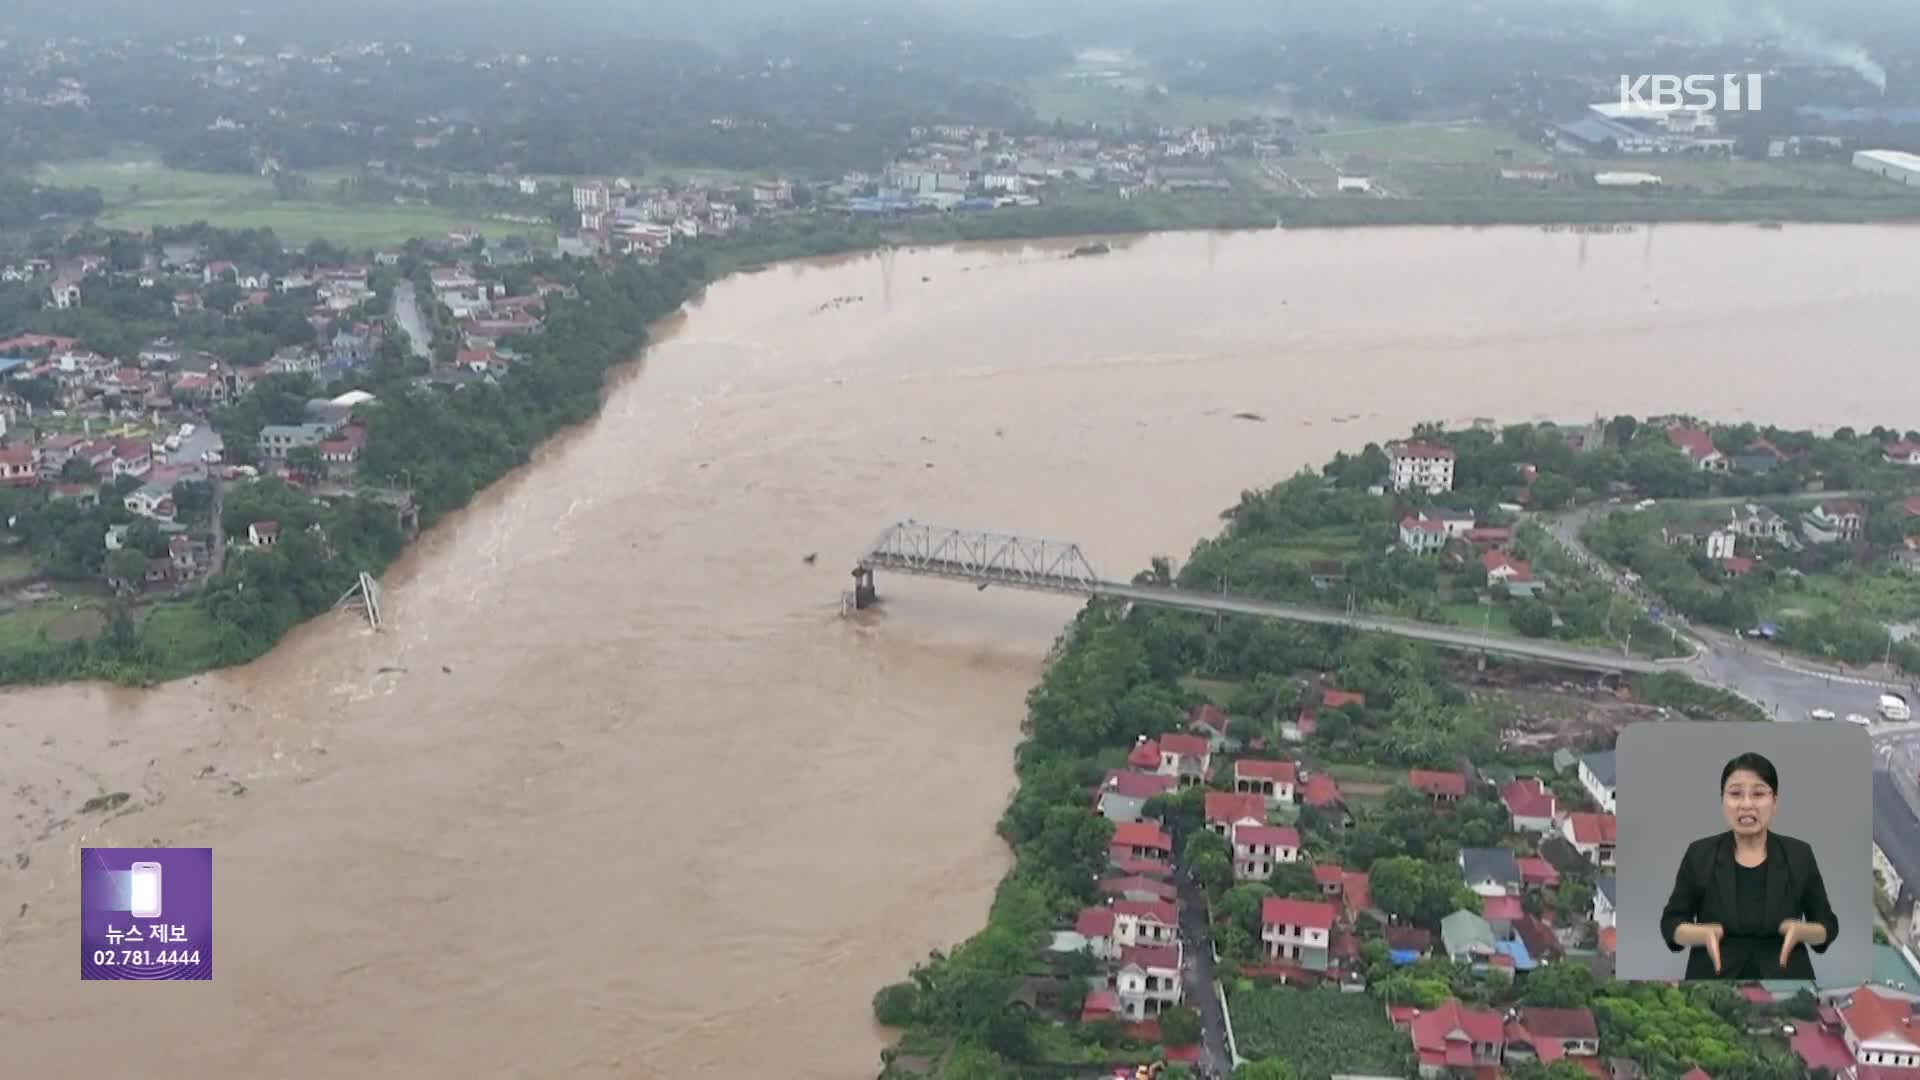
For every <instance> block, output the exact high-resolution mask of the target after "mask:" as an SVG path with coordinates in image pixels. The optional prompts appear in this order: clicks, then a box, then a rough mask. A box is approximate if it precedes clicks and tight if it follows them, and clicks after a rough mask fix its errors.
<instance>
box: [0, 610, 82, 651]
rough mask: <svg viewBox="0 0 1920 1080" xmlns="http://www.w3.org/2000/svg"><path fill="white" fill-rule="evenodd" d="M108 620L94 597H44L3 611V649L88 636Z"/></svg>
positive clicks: (0, 630)
mask: <svg viewBox="0 0 1920 1080" xmlns="http://www.w3.org/2000/svg"><path fill="white" fill-rule="evenodd" d="M105 624H106V619H105V617H104V616H102V615H101V614H100V612H99V611H98V610H97V608H96V607H95V606H94V605H93V604H92V603H91V602H90V601H81V602H80V603H79V604H78V606H77V607H76V605H75V602H74V601H72V600H67V599H60V598H56V599H52V600H42V601H40V602H39V603H34V604H24V605H22V606H20V607H17V608H14V609H13V610H11V611H6V612H0V652H13V651H16V650H19V651H25V650H29V649H35V648H38V647H40V646H41V645H44V644H48V643H59V642H62V641H71V640H73V639H74V638H78V637H87V636H90V635H92V634H93V633H94V632H96V631H98V630H99V629H100V627H102V626H104V625H105Z"/></svg>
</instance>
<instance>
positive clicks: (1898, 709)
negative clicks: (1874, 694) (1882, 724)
mask: <svg viewBox="0 0 1920 1080" xmlns="http://www.w3.org/2000/svg"><path fill="white" fill-rule="evenodd" d="M1880 715H1881V716H1884V717H1886V718H1887V719H1888V720H1889V721H1891V722H1893V723H1900V722H1902V721H1906V720H1911V719H1913V710H1912V709H1910V708H1908V707H1907V699H1906V698H1903V697H1901V696H1900V695H1899V694H1881V695H1880Z"/></svg>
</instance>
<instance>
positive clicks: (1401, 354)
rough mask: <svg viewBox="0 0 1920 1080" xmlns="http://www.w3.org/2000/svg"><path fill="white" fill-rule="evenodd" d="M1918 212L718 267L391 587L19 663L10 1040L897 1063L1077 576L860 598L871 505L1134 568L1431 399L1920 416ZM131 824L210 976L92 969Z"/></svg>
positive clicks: (70, 1062) (323, 1073) (9, 697)
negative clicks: (635, 363) (195, 631)
mask: <svg viewBox="0 0 1920 1080" xmlns="http://www.w3.org/2000/svg"><path fill="white" fill-rule="evenodd" d="M1917 239H1920V234H1916V233H1915V232H1913V231H1911V230H1901V229H1894V228H1813V227H1788V228H1787V229H1785V230H1783V231H1767V230H1761V229H1755V228H1742V227H1720V228H1712V227H1697V228H1682V227H1661V228H1659V229H1658V230H1654V231H1643V232H1638V233H1633V234H1628V235H1607V236H1589V237H1582V236H1579V235H1576V234H1566V233H1561V234H1544V233H1542V232H1539V231H1537V230H1530V229H1490V230H1478V231H1474V230H1446V229H1432V230H1382V231H1362V232H1307V233H1268V234H1241V235H1205V234H1180V235H1167V236H1159V237H1152V238H1145V239H1140V240H1135V241H1126V242H1122V243H1120V244H1117V245H1116V247H1115V251H1114V253H1113V254H1111V255H1107V256H1104V257H1098V258H1082V259H1067V258H1065V257H1064V256H1065V253H1066V252H1067V251H1068V250H1070V249H1071V248H1072V247H1073V244H1072V243H1059V244H1032V245H1013V246H1005V247H995V248H980V249H939V250H926V251H900V252H894V253H889V254H885V255H879V254H875V255H864V256H859V257H854V258H848V259H844V260H839V261H834V262H829V263H821V264H811V265H797V266H787V267H780V268H775V269H772V270H769V271H766V272H764V273H760V274H756V275H750V276H743V277H736V278H734V279H731V280H728V281H725V282H723V283H721V284H719V285H717V286H715V287H714V288H713V289H711V290H710V291H709V292H708V293H707V294H706V295H705V296H704V297H703V298H702V299H701V300H700V301H698V302H697V303H695V304H693V305H691V306H690V307H689V309H688V310H687V311H686V312H685V313H684V314H683V315H681V316H679V317H677V318H676V319H675V320H673V322H672V323H671V324H670V325H668V326H666V327H663V328H662V333H661V337H662V343H661V344H660V345H659V346H658V347H657V348H655V349H654V350H653V351H652V352H651V353H650V354H649V356H648V357H647V359H646V361H645V363H644V365H643V366H642V367H638V368H636V369H634V370H632V371H630V372H628V373H626V374H624V375H622V376H621V377H620V378H619V380H618V384H617V385H616V386H615V387H614V388H613V390H612V392H611V395H610V399H609V402H608V404H607V407H606V410H605V413H604V415H602V416H601V417H600V418H599V419H598V420H597V421H595V422H594V423H592V424H590V425H588V426H587V427H585V428H584V429H582V430H580V431H578V432H575V433H573V434H571V435H568V436H566V437H564V438H562V439H560V440H558V441H556V442H555V443H553V444H552V445H550V446H549V447H547V448H546V449H545V450H544V451H543V452H542V453H541V454H540V455H539V457H538V460H537V462H536V463H535V464H534V465H533V466H532V467H530V468H528V469H525V470H523V471H522V472H521V473H519V474H517V475H515V476H514V477H512V478H511V479H509V480H507V481H506V482H504V483H502V484H500V485H499V486H497V487H496V488H494V489H492V490H490V491H488V492H487V493H485V494H483V495H482V496H481V497H480V498H479V499H477V500H476V501H475V503H474V504H473V506H472V507H471V508H469V509H468V510H466V511H465V512H463V513H461V514H460V515H458V516H456V517H455V518H453V519H451V520H450V521H448V522H446V523H445V524H443V525H442V526H441V527H440V528H438V529H437V530H435V531H434V532H433V533H432V534H430V535H428V536H427V537H425V538H423V540H422V542H421V543H419V544H418V545H417V546H416V547H415V549H414V550H413V551H412V552H410V553H409V554H408V556H407V557H406V559H405V560H404V561H403V562H402V563H401V564H400V565H399V566H398V567H397V568H396V569H395V571H394V572H393V573H392V574H390V575H389V578H388V582H387V593H386V617H387V620H388V627H387V629H386V630H385V631H384V632H382V633H379V634H375V633H373V632H371V631H369V630H368V629H367V628H366V627H365V626H364V625H359V624H356V623H354V622H353V621H352V620H351V619H350V618H349V617H348V616H346V615H340V616H335V617H329V618H324V619H321V620H318V621H316V622H314V623H312V624H310V625H308V626H306V627H304V628H302V629H301V630H299V631H298V632H296V633H295V634H293V635H292V636H291V637H289V638H288V640H287V641H286V642H285V643H284V644H282V645H281V646H280V647H279V648H278V649H276V650H275V651H274V652H273V653H272V654H271V655H269V656H268V657H266V658H265V659H263V660H261V661H259V662H258V663H255V664H252V665H250V666H248V667H246V668H242V669H238V670H234V671H229V672H222V673H218V674H213V675H207V676H202V677H199V678H195V679H190V680H187V681H184V682H181V683H178V684H175V685H171V686H167V687H165V688H162V689H159V690H156V691H151V692H135V691H121V690H108V689H101V688H94V687H59V688H50V689H37V690H31V691H24V692H14V693H8V694H4V695H0V786H4V790H5V791H6V792H7V793H8V796H9V801H8V803H7V805H8V807H9V810H10V811H11V812H10V813H8V814H7V815H5V819H4V820H3V821H0V972H4V973H5V977H4V978H3V979H0V1034H3V1035H4V1040H5V1043H6V1051H5V1056H6V1065H5V1066H4V1067H0V1072H4V1073H5V1074H6V1075H8V1076H20V1077H33V1078H36V1080H39V1078H54V1077H65V1076H75V1077H78V1076H83V1075H86V1076H92V1075H99V1074H101V1073H103V1072H115V1073H117V1072H119V1071H122V1070H125V1069H129V1068H135V1067H139V1068H142V1069H144V1070H145V1071H144V1073H143V1075H146V1076H153V1077H186V1076H192V1077H205V1078H210V1080H212V1078H229V1077H232V1078H241V1077H245V1078H249V1080H251V1078H256V1077H275V1078H283V1080H296V1078H309V1077H311V1078H323V1077H324V1078H329V1080H331V1078H337V1077H342V1076H355V1077H408V1078H418V1077H427V1076H436V1077H437V1076H509V1077H529V1078H531V1077H542V1078H548V1077H555V1076H584V1077H616V1076H617V1077H674V1078H685V1077H724V1078H728V1080H732V1078H740V1077H749V1076H770V1075H779V1076H782V1077H788V1078H793V1077H806V1078H811V1077H819V1078H852V1077H861V1076H871V1075H872V1074H873V1072H874V1071H875V1069H876V1067H877V1064H876V1063H877V1060H878V1059H877V1052H878V1050H879V1047H880V1045H881V1040H880V1033H878V1032H876V1031H875V1030H874V1029H873V1026H872V1024H871V1021H870V1018H869V1011H868V1010H869V1006H868V1002H869V999H870V997H871V995H872V993H873V991H874V990H875V989H876V988H877V987H878V986H880V985H881V984H883V983H885V982H888V981H891V980H893V979H895V978H898V977H900V976H901V975H902V974H903V973H904V972H905V970H906V968H907V966H908V965H909V964H910V963H911V962H912V961H913V960H914V959H915V958H917V957H919V956H922V955H924V954H925V952H926V950H928V949H929V948H931V947H934V946H945V945H948V944H950V943H952V942H953V941H955V940H956V939H958V938H960V937H963V936H964V935H966V934H968V933H970V932H971V931H972V930H973V929H975V928H976V927H977V926H978V925H979V924H980V922H981V920H982V918H983V915H984V912H985V909H986V905H987V902H988V899H989V897H990V895H991V890H992V887H993V884H994V882H995V881H996V880H997V878H998V876H999V875H1000V873H1001V872H1002V871H1003V869H1004V867H1005V855H1004V852H1003V849H1002V847H1001V845H1000V842H999V841H998V840H997V839H996V838H995V837H994V836H993V833H992V825H993V822H994V819H995V817H996V816H997V814H998V813H999V811H1000V809H1001V807H1002V805H1003V803H1004V800H1005V798H1006V796H1007V793H1008V789H1009V785H1010V782H1011V753H1010V751H1011V749H1012V745H1013V743H1014V741H1015V739H1016V737H1017V733H1018V723H1019V719H1020V714H1021V701H1022V698H1023V696H1024V694H1025V692H1026V690H1027V688H1028V686H1029V685H1030V684H1031V683H1032V681H1033V679H1034V678H1035V676H1036V674H1037V672H1038V670H1039V664H1040V659H1041V656H1042V655H1043V653H1044V651H1045V649H1046V646H1047V645H1048V643H1049V642H1050V641H1051V639H1052V638H1053V636H1054V635H1055V633H1056V632H1057V631H1058V629H1059V628H1060V626H1061V625H1062V623H1063V622H1064V621H1065V620H1066V619H1067V618H1068V617H1069V616H1070V615H1071V612H1072V610H1073V605H1072V604H1071V603H1069V602H1066V601H1063V600H1058V599H1051V598H1044V597H1029V596H1020V595H1014V594H1010V593H1006V592H1001V591H990V592H987V593H984V594H983V593H976V592H975V591H974V590H972V589H968V588H964V587H958V586H951V585H941V584H937V583H919V582H905V581H902V580H900V579H897V578H894V579H889V578H887V577H885V576H882V577H881V579H880V582H879V584H880V588H881V591H882V593H883V595H884V596H885V597H886V598H887V600H888V603H887V605H886V606H885V609H884V614H882V615H880V616H879V617H877V618H874V619H871V620H862V621H860V622H855V621H850V620H843V619H842V618H840V615H839V605H840V594H841V592H842V590H843V589H845V588H847V587H848V586H849V584H850V579H849V577H848V576H847V571H848V570H849V568H850V567H851V565H852V562H853V560H854V559H855V558H856V557H857V555H858V554H859V552H860V551H861V550H862V549H863V548H864V546H865V545H866V544H867V543H868V542H870V541H871V540H872V538H873V537H874V536H875V534H876V533H877V532H878V531H879V530H880V529H881V528H882V527H884V526H885V525H886V524H888V523H889V522H891V521H894V520H896V519H899V518H902V517H906V516H917V517H920V518H922V519H929V520H937V521H943V522H951V523H954V524H961V525H977V526H990V527H995V528H1001V529H1009V530H1018V531H1025V532H1032V533H1039V534H1043V535H1051V536H1056V537H1060V538H1066V539H1073V540H1078V541H1080V542H1082V543H1083V544H1084V545H1085V547H1086V549H1087V551H1088V554H1089V555H1090V556H1091V557H1092V558H1093V560H1094V561H1095V564H1096V565H1097V566H1098V567H1099V568H1100V569H1101V570H1102V571H1103V572H1104V573H1105V574H1106V576H1109V577H1125V576H1127V575H1129V574H1130V573H1131V572H1133V571H1134V570H1135V569H1138V568H1140V567H1141V566H1143V565H1144V564H1145V562H1146V560H1147V559H1148V558H1149V557H1150V556H1152V555H1154V554H1155V553H1173V554H1184V553H1185V551H1186V550H1187V548H1188V546H1189V545H1190V544H1191V542H1192V541H1193V540H1194V539H1195V538H1196V537H1197V536H1199V535H1201V534H1202V533H1205V532H1208V531H1210V530H1211V529H1212V528H1213V527H1214V526H1215V524H1216V515H1217V514H1218V512H1219V511H1220V510H1221V509H1222V508H1223V507H1225V506H1227V505H1229V504H1231V503H1232V502H1233V500H1234V499H1235V497H1236V496H1237V495H1238V493H1239V492H1240V491H1241V490H1242V489H1244V488H1247V487H1251V486H1255V485H1261V484H1265V483H1268V482H1271V481H1274V480H1277V479H1279V478H1282V477H1284V476H1285V475H1287V474H1288V473H1290V472H1292V471H1293V470H1295V469H1298V468H1301V467H1303V466H1309V465H1316V464H1318V463H1319V462H1320V461H1321V460H1323V459H1324V458H1325V457H1327V456H1328V455H1330V454H1331V453H1332V452H1333V451H1334V450H1336V449H1340V448H1342V447H1357V446H1359V445H1360V444H1363V443H1364V442H1365V441H1367V440H1369V439H1383V438H1386V437H1389V436H1392V435H1396V434H1401V433H1404V432H1405V431H1406V430H1407V429H1409V428H1410V427H1411V425H1413V424H1414V423H1415V422H1417V421H1421V420H1427V419H1434V420H1445V421H1452V422H1458V423H1464V422H1467V421H1470V420H1472V419H1473V418H1475V417H1492V418H1499V419H1501V420H1505V421H1511V420H1523V419H1546V418H1552V419H1562V420H1581V419H1586V418H1590V417H1592V416H1593V415H1595V414H1596V413H1605V414H1609V415H1610V414H1613V413H1616V412H1639V413H1645V412H1650V411H1659V410H1669V409H1688V410H1692V411H1696V412H1698V413H1701V414H1705V415H1709V416H1712V417H1715V418H1730V419H1738V418H1752V419H1755V420H1762V421H1765V420H1776V421H1782V422H1790V423H1793V424H1796V425H1815V426H1819V425H1835V424H1841V423H1851V424H1856V425H1861V426H1867V425H1871V424H1873V423H1875V422H1884V423H1888V424H1898V425H1900V426H1902V427H1914V426H1920V417H1916V416H1914V415H1912V413H1911V412H1910V411H1908V412H1902V407H1903V406H1907V407H1909V408H1910V407H1911V405H1912V403H1913V402H1916V401H1920V365H1916V363H1915V362H1914V351H1913V338H1912V326H1913V321H1912V318H1913V312H1914V311H1915V310H1916V309H1920V242H1916V241H1917ZM1236 413H1252V414H1257V416H1258V417H1260V418H1261V419H1259V420H1248V419H1236V418H1235V414H1236ZM813 553H817V554H818V559H817V561H815V562H812V563H808V562H806V561H805V560H804V557H805V556H807V555H809V554H813ZM243 789H244V794H241V793H240V792H241V791H242V790H243ZM112 791H125V792H128V793H130V794H131V795H132V802H131V803H130V805H129V810H130V811H131V812H128V813H125V814H124V815H122V816H118V817H114V818H111V819H109V820H101V819H100V817H99V816H98V815H92V814H88V815H82V814H80V813H79V807H80V804H81V803H82V802H83V801H85V800H86V799H87V798H88V797H89V796H92V795H95V794H98V793H100V792H112ZM153 841H158V842H162V843H169V844H176V845H190V846H211V847H213V848H214V850H215V909H216V919H215V923H216V927H217V936H218V940H219V945H220V949H219V953H220V958H219V965H218V969H217V971H216V976H215V980H214V981H213V982H211V983H180V984H178V985H174V984H167V985H161V986H155V985H143V984H136V983H88V984H82V983H81V982H80V981H79V974H78V971H77V970H76V969H77V966H78V965H77V962H76V959H75V951H76V949H75V945H76V939H77V937H78V933H77V929H76V908H77V906H78V905H77V889H78V885H77V877H76V873H75V871H76V867H77V861H78V859H77V849H78V848H79V847H80V846H83V845H88V846H91V845H103V846H104V845H140V844H146V843H149V842H153Z"/></svg>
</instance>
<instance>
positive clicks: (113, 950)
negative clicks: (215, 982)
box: [80, 848, 213, 980]
mask: <svg viewBox="0 0 1920 1080" xmlns="http://www.w3.org/2000/svg"><path fill="white" fill-rule="evenodd" d="M80 978H81V979H82V980H87V979H140V980H160V979H198V980H211V979H212V978H213V849H212V848H81V849H80Z"/></svg>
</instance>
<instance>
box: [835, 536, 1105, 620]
mask: <svg viewBox="0 0 1920 1080" xmlns="http://www.w3.org/2000/svg"><path fill="white" fill-rule="evenodd" d="M876 570H892V571H895V572H897V573H902V574H912V575H915V576H919V577H939V578H948V579H951V580H954V581H968V582H972V583H974V584H976V585H1007V586H1011V587H1013V588H1017V589H1029V590H1035V591H1038V592H1055V593H1065V594H1068V595H1072V596H1092V595H1094V594H1096V593H1098V592H1100V591H1101V588H1102V586H1103V585H1105V584H1106V583H1105V582H1103V581H1102V580H1101V578H1100V574H1099V573H1098V572H1097V571H1095V570H1094V568H1093V564H1092V563H1091V562H1090V561H1088V559H1087V556H1086V554H1085V553H1084V552H1082V551H1081V550H1080V545H1079V544H1073V543H1067V542H1065V541H1060V540H1045V539H1041V538H1038V537H1032V536H1019V535H1016V534H1013V533H1005V532H993V531H989V530H986V529H957V528H952V527H949V526H945V525H932V524H928V523H926V522H921V521H914V520H913V519H911V518H909V519H907V520H906V521H902V522H899V523H898V524H896V525H893V526H891V527H889V528H888V529H887V530H886V531H885V532H883V533H881V534H880V536H879V538H878V539H876V540H875V541H874V542H873V546H872V547H870V548H868V549H867V552H866V554H865V555H862V556H861V557H860V562H859V564H858V565H856V566H855V567H854V570H853V581H854V590H853V606H854V607H855V608H866V607H870V606H872V605H873V603H874V602H875V601H877V600H878V599H879V594H878V593H877V592H875V590H874V585H873V574H874V571H876Z"/></svg>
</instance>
